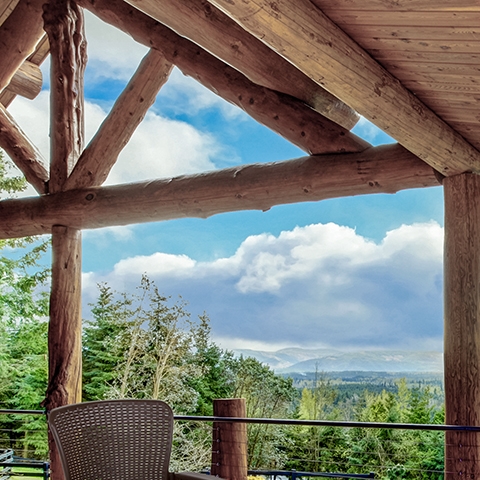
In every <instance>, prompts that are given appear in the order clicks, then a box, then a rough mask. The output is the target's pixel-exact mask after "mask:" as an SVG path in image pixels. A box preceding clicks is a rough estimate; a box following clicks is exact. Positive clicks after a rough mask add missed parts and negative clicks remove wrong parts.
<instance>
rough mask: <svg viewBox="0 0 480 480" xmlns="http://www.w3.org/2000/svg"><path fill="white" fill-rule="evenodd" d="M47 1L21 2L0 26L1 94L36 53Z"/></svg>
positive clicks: (29, 0) (32, 0) (28, 0)
mask: <svg viewBox="0 0 480 480" xmlns="http://www.w3.org/2000/svg"><path fill="white" fill-rule="evenodd" d="M43 3H45V0H20V1H19V2H18V4H17V6H16V7H15V9H14V10H13V11H12V13H11V14H10V15H9V17H8V18H7V19H6V20H5V22H4V23H3V24H2V25H1V26H0V49H1V51H2V55H1V57H0V92H1V91H2V90H3V89H4V88H5V87H6V86H7V85H8V84H9V83H10V81H11V79H12V77H13V76H14V75H15V72H16V71H17V70H18V69H19V68H20V66H21V65H22V63H23V62H24V61H25V60H26V59H27V57H28V56H29V55H30V54H31V53H32V52H33V51H34V49H35V46H36V45H37V43H38V41H39V40H40V39H41V38H42V36H43V34H44V32H43V21H42V4H43Z"/></svg>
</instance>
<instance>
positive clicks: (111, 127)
mask: <svg viewBox="0 0 480 480" xmlns="http://www.w3.org/2000/svg"><path fill="white" fill-rule="evenodd" d="M172 68H173V65H172V64H171V63H169V62H168V61H167V60H166V59H165V57H164V55H163V54H162V53H160V52H159V51H156V50H150V51H149V53H147V55H146V56H145V58H144V59H143V60H142V62H141V63H140V66H139V67H138V69H137V71H136V73H135V75H134V76H133V77H132V79H131V80H130V82H129V83H128V85H127V86H126V88H125V90H124V91H123V92H122V93H121V95H120V96H119V97H118V99H117V101H116V102H115V104H114V106H113V107H112V110H111V111H110V113H109V114H108V116H107V118H106V119H105V120H104V121H103V123H102V125H101V126H100V128H99V130H98V132H97V133H96V134H95V136H94V137H93V139H92V140H91V142H90V143H89V145H88V146H87V148H86V149H85V150H84V152H83V153H82V155H81V156H80V158H79V159H78V162H77V164H76V165H75V167H74V169H73V171H72V173H71V175H70V176H69V178H68V179H67V181H66V184H65V186H64V188H65V190H69V189H72V188H82V187H90V186H96V185H101V184H102V183H103V182H104V181H105V180H106V179H107V176H108V174H109V173H110V170H111V168H112V167H113V165H114V164H115V162H116V161H117V158H118V155H119V154H120V152H121V151H122V150H123V148H124V147H125V145H126V144H127V143H128V141H129V140H130V138H131V136H132V135H133V133H134V132H135V129H136V128H137V126H138V125H139V124H140V122H141V121H142V120H143V118H144V116H145V115H146V113H147V111H148V109H149V108H150V107H151V106H152V104H153V102H154V101H155V98H156V96H157V93H158V91H159V90H160V88H161V87H162V86H163V85H164V84H165V83H166V82H167V80H168V77H169V76H170V72H171V71H172Z"/></svg>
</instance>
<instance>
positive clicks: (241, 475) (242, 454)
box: [211, 398, 247, 480]
mask: <svg viewBox="0 0 480 480" xmlns="http://www.w3.org/2000/svg"><path fill="white" fill-rule="evenodd" d="M213 414H214V415H215V416H216V417H245V416H246V406H245V399H244V398H228V399H218V400H214V401H213ZM211 473H212V475H215V476H217V477H221V478H224V479H225V480H246V479H247V425H246V424H245V423H237V422H214V423H213V444H212V469H211Z"/></svg>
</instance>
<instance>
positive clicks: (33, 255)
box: [0, 152, 50, 457]
mask: <svg viewBox="0 0 480 480" xmlns="http://www.w3.org/2000/svg"><path fill="white" fill-rule="evenodd" d="M12 168H13V167H12V164H11V162H9V161H8V160H7V159H5V158H4V157H3V155H1V152H0V190H2V192H4V193H7V194H8V195H10V196H15V194H16V193H18V192H20V191H22V190H24V189H25V187H26V182H25V179H24V178H23V177H19V176H14V175H11V170H12ZM48 245H49V244H48V242H46V241H42V240H39V239H36V238H25V239H20V240H1V241H0V249H1V252H2V254H1V255H0V339H1V346H0V382H1V386H0V401H1V403H2V404H3V405H4V408H9V409H28V410H30V409H39V408H40V403H41V401H42V400H43V398H44V395H45V391H46V386H47V367H48V362H47V329H48V323H47V316H48V297H47V294H46V291H45V288H44V287H45V285H46V283H47V281H48V279H49V275H50V270H49V269H48V268H45V267H43V266H42V265H41V259H42V257H43V255H44V254H45V252H46V251H47V249H48ZM1 422H2V428H3V430H4V431H5V430H6V431H8V432H9V435H8V436H9V437H10V438H9V441H10V445H11V446H13V447H15V448H17V452H20V451H21V452H22V453H23V454H24V455H25V456H39V457H45V456H46V453H47V444H46V422H45V418H44V417H42V416H33V415H32V416H27V417H26V416H23V415H22V416H20V415H15V416H13V417H10V418H2V420H1Z"/></svg>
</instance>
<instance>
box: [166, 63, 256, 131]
mask: <svg viewBox="0 0 480 480" xmlns="http://www.w3.org/2000/svg"><path fill="white" fill-rule="evenodd" d="M157 98H160V99H162V98H168V103H169V105H171V106H172V108H173V109H174V111H175V112H176V113H184V112H188V113H189V115H192V116H194V115H197V114H199V113H200V112H201V111H202V110H206V109H211V108H216V109H219V110H220V112H221V113H222V115H223V116H224V117H225V118H226V119H227V120H228V121H236V122H240V121H243V120H246V119H247V118H248V116H247V114H246V113H245V112H244V111H243V110H242V109H241V108H239V107H237V106H235V105H233V104H231V103H229V102H227V101H226V100H223V98H221V97H220V96H218V95H216V94H215V93H213V92H212V91H211V90H209V89H208V88H206V87H204V86H203V85H201V84H200V83H199V82H197V81H196V80H194V79H193V78H191V77H187V76H186V75H183V74H182V73H181V72H180V70H179V69H178V68H174V69H173V71H172V73H171V75H170V78H169V80H168V82H167V84H166V85H165V86H164V87H162V89H161V90H160V93H159V95H158V97H157Z"/></svg>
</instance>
